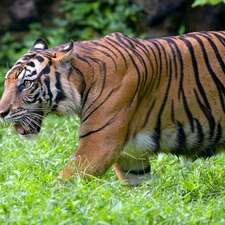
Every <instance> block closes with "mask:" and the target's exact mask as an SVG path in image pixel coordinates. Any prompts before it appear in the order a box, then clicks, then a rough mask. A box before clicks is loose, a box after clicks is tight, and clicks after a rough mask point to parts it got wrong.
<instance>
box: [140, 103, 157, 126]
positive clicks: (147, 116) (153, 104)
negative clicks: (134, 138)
mask: <svg viewBox="0 0 225 225" xmlns="http://www.w3.org/2000/svg"><path fill="white" fill-rule="evenodd" d="M155 102H156V99H154V100H153V102H152V104H151V106H150V108H149V110H148V113H147V114H146V117H145V120H144V123H143V125H142V127H141V128H142V129H143V128H144V127H145V126H146V124H147V122H148V120H149V117H150V114H151V112H152V109H153V108H154V106H155Z"/></svg>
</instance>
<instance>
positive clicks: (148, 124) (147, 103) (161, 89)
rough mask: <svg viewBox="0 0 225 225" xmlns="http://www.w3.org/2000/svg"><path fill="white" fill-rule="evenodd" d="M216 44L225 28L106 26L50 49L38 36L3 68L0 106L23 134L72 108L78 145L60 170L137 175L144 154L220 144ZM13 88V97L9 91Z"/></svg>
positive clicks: (220, 45)
mask: <svg viewBox="0 0 225 225" xmlns="http://www.w3.org/2000/svg"><path fill="white" fill-rule="evenodd" d="M224 43H225V33H224V32H197V33H190V34H186V35H182V36H175V37H166V38H158V39H151V40H140V39H133V38H129V37H127V36H124V35H122V34H119V33H114V34H111V35H107V36H106V37H104V38H101V39H98V40H94V41H83V42H75V43H73V42H71V43H70V44H66V45H61V46H56V47H54V48H52V49H48V48H47V45H46V43H44V42H43V41H41V40H39V41H38V42H37V43H35V44H34V46H33V48H32V49H31V50H30V51H29V52H28V53H27V54H26V55H24V56H23V57H22V58H21V59H20V60H18V62H17V63H16V64H15V66H14V67H13V68H12V69H11V70H10V71H9V72H8V73H7V76H6V80H7V82H6V90H5V93H4V95H3V97H2V100H1V102H0V115H1V116H2V117H3V118H4V119H5V120H6V121H9V122H14V123H16V126H15V127H16V130H17V131H18V132H19V133H21V135H25V136H26V135H29V134H31V133H32V134H36V133H38V132H39V130H37V131H34V130H32V129H31V128H32V127H31V125H32V126H33V127H34V126H35V125H36V124H37V123H39V124H40V125H41V121H42V117H43V116H45V115H46V114H48V113H49V112H56V113H59V114H62V115H66V114H71V113H77V114H78V115H79V116H80V119H81V126H80V138H79V145H78V149H77V151H76V153H75V154H74V156H72V158H71V160H70V162H69V163H68V165H67V167H66V168H65V169H64V171H63V173H62V175H61V176H62V177H64V178H68V179H70V178H71V177H72V176H74V175H76V174H85V176H86V177H88V174H90V175H94V176H101V175H102V174H104V173H105V171H106V170H107V169H108V168H109V167H110V166H111V165H113V167H114V169H115V171H116V173H117V175H118V177H119V178H120V180H121V181H122V182H125V183H130V184H140V183H142V182H143V181H144V180H146V179H148V178H149V177H150V162H149V155H150V154H151V153H158V152H166V153H172V154H175V155H184V156H186V157H190V158H193V159H195V158H197V157H201V156H203V157H209V156H212V155H214V154H215V153H217V152H218V151H219V150H220V149H221V147H223V143H224V141H225V131H224V129H225V122H224V113H225V104H224V94H225V88H224V85H225V76H224V74H225V64H224V63H225V62H224V53H225V51H224ZM18 71H19V72H18ZM21 71H22V72H21ZM27 79H29V82H28V83H26V84H28V85H26V84H25V81H27ZM21 85H22V87H21ZM17 89H18V90H19V93H20V96H21V97H20V98H21V99H20V101H18V97H17V98H16V100H15V99H13V97H12V99H10V100H9V94H8V93H10V92H15V90H17ZM46 93H47V94H46ZM28 100H29V101H28ZM23 102H25V103H26V104H24V103H23ZM18 108H20V110H18ZM21 108H23V109H24V110H23V111H24V117H25V118H26V119H27V114H29V112H30V111H31V112H32V113H34V112H33V109H35V108H41V109H42V110H43V111H41V113H40V112H39V113H38V114H40V116H42V117H39V118H38V119H39V120H38V121H33V120H36V119H35V118H33V119H31V122H30V123H28V122H26V121H25V122H24V120H23V113H21ZM46 109H47V110H46ZM32 113H30V116H32ZM18 114H19V115H18ZM21 114H22V115H21ZM25 114H26V115H25ZM15 115H16V116H17V117H19V119H17V120H15V119H14V118H15V117H16V116H15ZM12 117H13V119H12ZM36 117H37V115H36Z"/></svg>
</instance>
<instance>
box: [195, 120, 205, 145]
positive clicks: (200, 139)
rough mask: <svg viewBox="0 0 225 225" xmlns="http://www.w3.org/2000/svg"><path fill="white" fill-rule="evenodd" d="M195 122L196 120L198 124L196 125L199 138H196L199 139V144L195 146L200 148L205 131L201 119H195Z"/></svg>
mask: <svg viewBox="0 0 225 225" xmlns="http://www.w3.org/2000/svg"><path fill="white" fill-rule="evenodd" d="M195 122H196V125H197V126H196V127H197V138H196V139H197V141H198V143H197V146H195V148H198V147H199V146H200V145H201V144H202V142H203V139H204V132H203V129H202V126H201V124H200V122H199V120H197V119H195Z"/></svg>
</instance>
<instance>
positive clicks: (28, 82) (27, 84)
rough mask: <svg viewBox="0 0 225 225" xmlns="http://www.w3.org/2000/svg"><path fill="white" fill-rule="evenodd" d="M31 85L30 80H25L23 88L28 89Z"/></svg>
mask: <svg viewBox="0 0 225 225" xmlns="http://www.w3.org/2000/svg"><path fill="white" fill-rule="evenodd" d="M31 84H32V82H31V81H30V80H25V81H24V86H26V87H30V86H31Z"/></svg>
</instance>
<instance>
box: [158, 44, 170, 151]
mask: <svg viewBox="0 0 225 225" xmlns="http://www.w3.org/2000/svg"><path fill="white" fill-rule="evenodd" d="M161 47H162V49H163V52H164V55H165V59H166V61H167V56H168V58H169V63H168V61H167V63H166V64H167V69H169V70H167V73H168V76H169V77H168V85H167V88H166V92H165V95H164V99H163V102H162V104H161V107H160V110H159V112H158V116H157V122H156V126H155V136H154V140H155V143H156V146H157V148H158V149H159V148H160V143H159V140H160V136H161V116H162V113H163V110H164V108H165V105H166V101H167V99H168V95H169V91H170V85H171V82H172V75H173V74H172V60H171V58H170V55H167V54H166V52H165V49H164V48H163V46H161Z"/></svg>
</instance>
